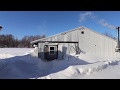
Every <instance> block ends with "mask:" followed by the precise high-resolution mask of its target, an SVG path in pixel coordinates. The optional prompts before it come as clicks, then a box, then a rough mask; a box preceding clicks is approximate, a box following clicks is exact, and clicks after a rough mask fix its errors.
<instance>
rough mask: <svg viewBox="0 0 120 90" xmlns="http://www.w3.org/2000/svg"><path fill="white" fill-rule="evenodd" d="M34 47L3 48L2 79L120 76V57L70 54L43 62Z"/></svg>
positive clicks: (0, 64)
mask: <svg viewBox="0 0 120 90" xmlns="http://www.w3.org/2000/svg"><path fill="white" fill-rule="evenodd" d="M34 51H35V50H34V49H33V48H0V79H84V78H88V79H89V78H90V79H94V78H98V79H104V78H109V79H111V78H120V59H119V58H118V59H109V58H102V57H95V56H92V55H90V54H87V53H81V54H80V55H75V54H72V55H66V56H65V57H64V59H63V60H53V61H43V60H41V59H39V58H37V57H36V54H35V53H34Z"/></svg>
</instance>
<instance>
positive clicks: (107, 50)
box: [39, 28, 120, 58]
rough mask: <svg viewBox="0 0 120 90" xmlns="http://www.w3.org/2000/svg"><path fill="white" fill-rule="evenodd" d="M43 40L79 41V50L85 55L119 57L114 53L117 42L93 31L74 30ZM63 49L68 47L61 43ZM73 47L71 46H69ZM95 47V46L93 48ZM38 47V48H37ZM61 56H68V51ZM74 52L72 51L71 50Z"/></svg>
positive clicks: (86, 29)
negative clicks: (82, 32)
mask: <svg viewBox="0 0 120 90" xmlns="http://www.w3.org/2000/svg"><path fill="white" fill-rule="evenodd" d="M81 31H84V34H81ZM42 40H43V39H42ZM44 40H52V41H54V40H55V41H79V48H80V49H81V50H82V51H84V52H85V53H90V54H93V55H96V56H100V57H108V58H109V57H110V58H111V57H117V58H119V57H120V53H118V52H115V47H116V45H117V42H116V41H115V40H113V39H111V38H108V37H106V36H104V35H101V34H98V33H96V32H94V31H91V30H90V29H88V28H84V29H81V30H79V29H76V30H73V31H71V32H67V33H63V34H59V35H56V36H53V37H50V38H46V39H44ZM61 45H63V47H64V48H67V47H68V43H62V44H61ZM70 45H72V46H74V45H73V44H70ZM95 45H96V46H95ZM39 47H40V46H39ZM64 48H63V54H65V53H67V54H69V51H68V50H69V49H68V48H67V52H66V50H64ZM72 52H74V50H72Z"/></svg>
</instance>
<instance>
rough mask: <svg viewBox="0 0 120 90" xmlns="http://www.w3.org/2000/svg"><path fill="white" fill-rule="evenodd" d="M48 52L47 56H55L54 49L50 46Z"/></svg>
mask: <svg viewBox="0 0 120 90" xmlns="http://www.w3.org/2000/svg"><path fill="white" fill-rule="evenodd" d="M49 51H50V52H49V54H51V55H53V54H55V47H54V46H50V48H49Z"/></svg>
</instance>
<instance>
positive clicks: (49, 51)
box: [45, 45, 58, 60]
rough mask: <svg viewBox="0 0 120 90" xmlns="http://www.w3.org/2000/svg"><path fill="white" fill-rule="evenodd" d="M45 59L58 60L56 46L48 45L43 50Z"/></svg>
mask: <svg viewBox="0 0 120 90" xmlns="http://www.w3.org/2000/svg"><path fill="white" fill-rule="evenodd" d="M45 51H46V52H45V59H46V60H54V59H57V58H58V46H57V45H49V46H48V47H47V48H46V49H45Z"/></svg>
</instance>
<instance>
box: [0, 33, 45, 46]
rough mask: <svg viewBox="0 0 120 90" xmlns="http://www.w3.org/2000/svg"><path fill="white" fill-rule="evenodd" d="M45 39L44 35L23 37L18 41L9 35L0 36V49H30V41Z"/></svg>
mask: <svg viewBox="0 0 120 90" xmlns="http://www.w3.org/2000/svg"><path fill="white" fill-rule="evenodd" d="M45 37H46V36H45V35H36V36H24V37H23V38H22V39H21V40H19V39H18V38H15V37H14V36H13V35H11V34H6V35H0V48H13V47H14V48H30V47H31V45H30V42H31V41H33V40H36V39H41V38H45Z"/></svg>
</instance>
